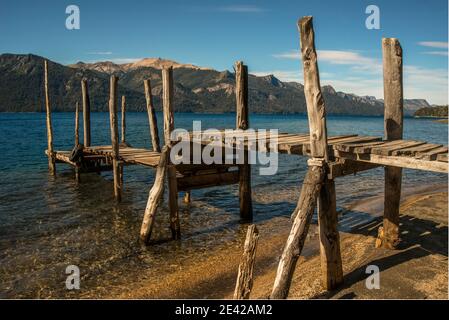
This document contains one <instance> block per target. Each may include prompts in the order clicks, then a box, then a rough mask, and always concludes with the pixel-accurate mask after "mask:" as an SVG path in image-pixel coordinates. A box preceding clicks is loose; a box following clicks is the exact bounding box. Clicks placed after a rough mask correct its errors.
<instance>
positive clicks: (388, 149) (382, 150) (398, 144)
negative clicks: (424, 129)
mask: <svg viewBox="0 0 449 320" xmlns="http://www.w3.org/2000/svg"><path fill="white" fill-rule="evenodd" d="M423 144H425V142H421V141H407V140H394V141H390V142H386V143H384V144H383V145H381V146H375V147H373V148H372V149H371V153H373V154H380V155H384V156H388V155H392V154H393V152H394V151H397V150H401V149H405V148H409V147H416V146H420V145H423Z"/></svg>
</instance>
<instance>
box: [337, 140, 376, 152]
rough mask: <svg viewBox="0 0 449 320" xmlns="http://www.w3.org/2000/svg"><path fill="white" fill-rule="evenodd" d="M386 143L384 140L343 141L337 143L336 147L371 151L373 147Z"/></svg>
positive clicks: (346, 149) (351, 150) (356, 150)
mask: <svg viewBox="0 0 449 320" xmlns="http://www.w3.org/2000/svg"><path fill="white" fill-rule="evenodd" d="M384 143H385V142H384V141H373V142H352V143H347V144H346V143H341V144H336V145H335V146H334V149H335V150H339V151H345V152H355V153H367V152H370V151H371V148H373V147H375V146H379V145H381V144H384Z"/></svg>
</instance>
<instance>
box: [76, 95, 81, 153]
mask: <svg viewBox="0 0 449 320" xmlns="http://www.w3.org/2000/svg"><path fill="white" fill-rule="evenodd" d="M79 108H80V107H79V103H78V101H77V102H76V105H75V147H78V146H79V144H80V136H79V130H80V129H79V128H80V114H79Z"/></svg>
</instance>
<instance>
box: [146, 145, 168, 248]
mask: <svg viewBox="0 0 449 320" xmlns="http://www.w3.org/2000/svg"><path fill="white" fill-rule="evenodd" d="M169 154H170V148H169V147H164V149H163V150H162V154H161V157H160V159H159V163H158V167H157V170H156V177H155V179H154V184H153V187H152V188H151V190H150V194H149V195H148V201H147V205H146V207H145V213H144V216H143V221H142V226H141V228H140V239H141V240H142V241H143V242H144V243H147V242H148V240H149V239H150V237H151V232H152V230H153V225H154V217H155V215H156V211H157V208H158V206H159V203H160V199H161V198H162V196H163V193H164V181H165V175H166V171H167V170H166V168H167V163H168V157H169Z"/></svg>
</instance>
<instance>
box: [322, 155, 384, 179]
mask: <svg viewBox="0 0 449 320" xmlns="http://www.w3.org/2000/svg"><path fill="white" fill-rule="evenodd" d="M377 167H379V165H378V164H373V163H366V162H357V161H352V160H347V159H339V160H338V161H336V162H332V163H330V164H329V173H328V179H335V178H337V177H342V176H347V175H350V174H356V173H358V172H362V171H366V170H370V169H374V168H377Z"/></svg>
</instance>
